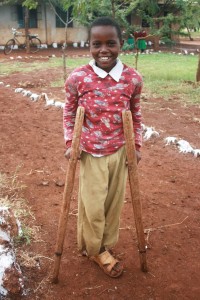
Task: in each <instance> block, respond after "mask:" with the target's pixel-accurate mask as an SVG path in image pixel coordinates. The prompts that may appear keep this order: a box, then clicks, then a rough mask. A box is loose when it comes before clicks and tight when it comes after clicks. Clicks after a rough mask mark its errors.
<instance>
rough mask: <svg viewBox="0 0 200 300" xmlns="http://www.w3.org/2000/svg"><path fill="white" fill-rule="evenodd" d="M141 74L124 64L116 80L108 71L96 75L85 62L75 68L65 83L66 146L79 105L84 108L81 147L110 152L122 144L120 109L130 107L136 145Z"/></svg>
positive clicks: (96, 152) (139, 130)
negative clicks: (104, 75) (103, 74)
mask: <svg viewBox="0 0 200 300" xmlns="http://www.w3.org/2000/svg"><path fill="white" fill-rule="evenodd" d="M141 90H142V78H141V75H140V74H139V73H138V72H137V71H136V70H134V69H133V68H130V67H128V66H126V65H123V70H122V74H121V77H120V79H119V82H117V81H115V80H114V79H113V78H112V77H111V76H110V75H109V74H108V75H107V76H106V77H105V78H101V77H99V76H98V75H97V74H96V73H95V72H94V71H93V68H92V67H91V66H90V65H89V64H88V65H85V66H82V67H79V68H77V69H75V70H74V71H73V72H72V73H71V74H70V76H69V77H68V79H67V80H66V83H65V91H66V101H65V107H64V115H63V123H64V138H65V142H66V145H67V148H68V147H70V146H71V141H72V136H73V129H74V123H75V115H76V110H77V107H78V106H83V107H84V108H85V118H84V124H83V129H82V135H81V149H82V150H83V151H85V152H87V153H90V154H92V155H95V156H103V155H109V154H112V153H114V152H116V151H117V150H118V149H119V148H121V147H122V146H123V145H124V144H125V140H124V133H123V123H122V111H123V110H131V112H132V117H133V128H134V134H135V145H136V149H137V150H139V149H140V146H141V143H142V128H141V111H140V94H141Z"/></svg>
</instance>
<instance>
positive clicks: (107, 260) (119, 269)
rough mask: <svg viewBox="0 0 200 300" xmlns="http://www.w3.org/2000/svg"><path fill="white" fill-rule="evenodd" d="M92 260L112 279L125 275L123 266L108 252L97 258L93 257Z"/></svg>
mask: <svg viewBox="0 0 200 300" xmlns="http://www.w3.org/2000/svg"><path fill="white" fill-rule="evenodd" d="M90 260H92V261H94V262H96V263H97V264H98V265H99V266H100V268H101V269H102V270H103V271H104V273H105V274H106V275H108V276H110V277H113V278H116V277H119V276H120V275H121V274H122V273H123V270H124V268H123V266H122V265H121V264H120V262H119V261H118V260H117V259H115V258H114V257H113V256H112V255H111V254H110V253H109V252H108V251H104V252H102V253H101V254H99V255H96V256H91V257H90Z"/></svg>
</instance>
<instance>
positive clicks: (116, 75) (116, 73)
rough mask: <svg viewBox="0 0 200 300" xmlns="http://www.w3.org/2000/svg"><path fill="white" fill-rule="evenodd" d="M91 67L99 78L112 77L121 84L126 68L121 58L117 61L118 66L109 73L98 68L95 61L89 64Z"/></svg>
mask: <svg viewBox="0 0 200 300" xmlns="http://www.w3.org/2000/svg"><path fill="white" fill-rule="evenodd" d="M89 65H90V66H91V67H92V69H93V71H94V72H95V74H97V75H98V76H99V77H101V78H105V77H106V76H108V75H110V76H111V77H112V78H113V79H114V80H115V81H117V82H119V79H120V77H121V75H122V71H123V67H124V66H123V64H122V62H121V60H120V59H119V58H118V59H117V63H116V65H115V66H114V67H113V68H112V70H111V71H110V72H109V73H107V72H106V71H104V70H103V69H101V68H99V67H97V66H96V64H95V60H94V59H93V60H91V61H90V62H89Z"/></svg>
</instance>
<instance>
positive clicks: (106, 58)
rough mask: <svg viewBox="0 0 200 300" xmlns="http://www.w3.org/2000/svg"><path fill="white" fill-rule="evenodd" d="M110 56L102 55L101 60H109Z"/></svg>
mask: <svg viewBox="0 0 200 300" xmlns="http://www.w3.org/2000/svg"><path fill="white" fill-rule="evenodd" d="M108 59H109V58H108V57H101V60H108Z"/></svg>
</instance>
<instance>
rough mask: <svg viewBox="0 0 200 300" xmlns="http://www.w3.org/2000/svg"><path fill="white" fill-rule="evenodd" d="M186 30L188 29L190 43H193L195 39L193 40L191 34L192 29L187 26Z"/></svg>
mask: <svg viewBox="0 0 200 300" xmlns="http://www.w3.org/2000/svg"><path fill="white" fill-rule="evenodd" d="M186 29H187V32H188V36H189V39H190V41H193V38H192V36H191V33H190V29H189V28H188V27H187V26H186Z"/></svg>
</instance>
